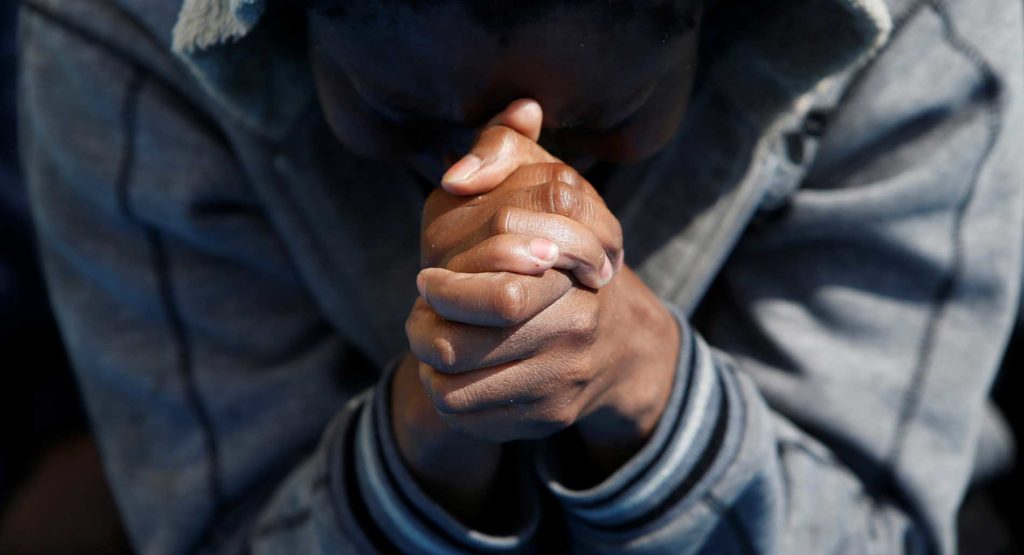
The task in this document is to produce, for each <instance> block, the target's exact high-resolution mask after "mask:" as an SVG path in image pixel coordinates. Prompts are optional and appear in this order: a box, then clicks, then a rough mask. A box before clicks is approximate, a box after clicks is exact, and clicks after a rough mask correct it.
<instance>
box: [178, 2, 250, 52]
mask: <svg viewBox="0 0 1024 555" xmlns="http://www.w3.org/2000/svg"><path fill="white" fill-rule="evenodd" d="M265 5H266V2H265V0H185V2H184V4H182V6H181V11H180V12H179V14H178V22H177V23H176V24H175V25H174V42H173V48H174V51H175V52H178V53H192V52H195V51H197V50H204V49H206V48H209V47H211V46H216V45H218V44H224V43H227V42H232V41H235V40H238V39H240V38H242V37H244V36H245V35H247V34H248V33H249V31H251V30H252V28H253V27H255V26H256V23H257V22H258V21H259V19H260V16H262V15H263V10H264V8H265Z"/></svg>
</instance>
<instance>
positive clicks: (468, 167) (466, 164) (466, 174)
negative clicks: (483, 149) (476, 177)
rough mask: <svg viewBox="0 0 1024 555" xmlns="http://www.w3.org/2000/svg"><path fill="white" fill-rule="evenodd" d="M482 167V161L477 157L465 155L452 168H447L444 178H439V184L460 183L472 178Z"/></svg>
mask: <svg viewBox="0 0 1024 555" xmlns="http://www.w3.org/2000/svg"><path fill="white" fill-rule="evenodd" d="M482 165H483V160H481V159H480V158H478V157H477V155H475V154H467V155H465V156H463V157H462V160H459V161H458V162H456V163H455V165H454V166H452V167H450V168H448V171H447V172H445V174H444V176H443V177H441V183H462V182H464V181H466V180H467V179H469V178H470V177H473V174H475V173H476V172H477V170H479V169H480V166H482Z"/></svg>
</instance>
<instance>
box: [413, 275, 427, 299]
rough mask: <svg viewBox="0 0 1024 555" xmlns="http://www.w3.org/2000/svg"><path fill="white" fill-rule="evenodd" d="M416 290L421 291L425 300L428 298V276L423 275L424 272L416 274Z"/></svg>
mask: <svg viewBox="0 0 1024 555" xmlns="http://www.w3.org/2000/svg"><path fill="white" fill-rule="evenodd" d="M416 290H417V291H419V292H420V296H421V297H423V299H424V300H426V298H427V278H426V277H424V276H423V272H420V273H419V274H417V275H416Z"/></svg>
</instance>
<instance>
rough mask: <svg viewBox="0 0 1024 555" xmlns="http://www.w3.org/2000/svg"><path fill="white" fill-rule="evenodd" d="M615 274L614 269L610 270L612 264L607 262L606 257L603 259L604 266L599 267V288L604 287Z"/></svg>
mask: <svg viewBox="0 0 1024 555" xmlns="http://www.w3.org/2000/svg"><path fill="white" fill-rule="evenodd" d="M614 274H615V269H614V268H612V263H611V261H610V260H608V257H607V256H605V257H604V264H602V265H601V273H600V274H599V275H598V277H599V278H600V279H601V287H604V286H605V285H607V284H608V282H609V281H611V280H612V275H614Z"/></svg>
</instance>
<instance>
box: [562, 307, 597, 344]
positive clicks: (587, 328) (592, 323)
mask: <svg viewBox="0 0 1024 555" xmlns="http://www.w3.org/2000/svg"><path fill="white" fill-rule="evenodd" d="M599 324H600V318H599V317H598V315H597V312H596V311H594V310H575V311H573V312H572V314H571V316H570V317H569V332H570V333H571V334H572V335H573V336H574V337H576V338H577V339H579V340H583V341H590V340H592V339H593V338H594V337H595V336H596V334H597V327H598V325H599Z"/></svg>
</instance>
